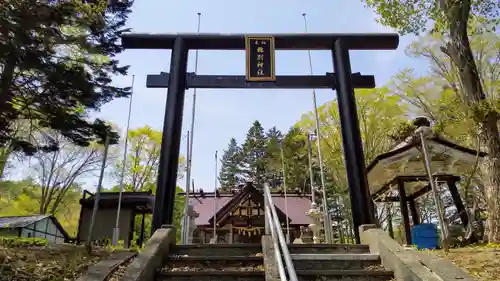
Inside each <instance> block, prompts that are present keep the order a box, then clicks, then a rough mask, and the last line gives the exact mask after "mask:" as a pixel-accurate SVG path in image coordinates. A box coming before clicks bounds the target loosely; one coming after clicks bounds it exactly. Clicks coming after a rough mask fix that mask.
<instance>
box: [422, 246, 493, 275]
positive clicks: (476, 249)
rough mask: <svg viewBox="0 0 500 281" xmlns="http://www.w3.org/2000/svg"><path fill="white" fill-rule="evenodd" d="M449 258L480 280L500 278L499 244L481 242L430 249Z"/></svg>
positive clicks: (440, 255)
mask: <svg viewBox="0 0 500 281" xmlns="http://www.w3.org/2000/svg"><path fill="white" fill-rule="evenodd" d="M430 252H431V253H433V254H436V255H438V256H439V257H442V258H446V259H448V260H451V261H452V262H453V263H454V264H455V265H457V266H459V267H461V268H463V269H464V270H465V271H467V272H468V273H469V274H470V275H472V276H474V277H475V278H476V279H478V280H480V281H493V280H500V244H482V245H474V246H469V247H463V248H456V249H450V252H449V253H445V252H444V251H443V250H435V251H430Z"/></svg>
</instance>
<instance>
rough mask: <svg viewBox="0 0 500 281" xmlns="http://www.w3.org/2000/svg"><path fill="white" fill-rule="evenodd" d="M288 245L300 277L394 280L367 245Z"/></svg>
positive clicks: (307, 279)
mask: <svg viewBox="0 0 500 281" xmlns="http://www.w3.org/2000/svg"><path fill="white" fill-rule="evenodd" d="M289 249H290V254H291V256H292V260H293V262H294V266H295V270H296V272H297V277H298V279H299V281H320V280H321V281H334V280H335V281H336V280H342V281H388V280H393V276H394V275H393V273H392V272H391V271H387V270H386V269H385V268H384V267H382V265H381V264H380V257H379V256H378V255H375V254H371V253H370V250H369V248H368V246H367V245H353V244H331V245H327V244H291V245H289Z"/></svg>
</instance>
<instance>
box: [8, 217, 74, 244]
mask: <svg viewBox="0 0 500 281" xmlns="http://www.w3.org/2000/svg"><path fill="white" fill-rule="evenodd" d="M46 218H48V219H50V220H51V221H52V222H53V223H54V224H55V225H56V227H57V228H58V229H59V231H60V232H61V233H62V234H63V236H64V238H69V235H68V233H67V232H66V230H64V228H63V227H62V225H61V224H60V223H59V221H58V220H57V218H56V217H55V216H53V215H33V216H11V217H0V228H3V229H6V228H10V229H16V228H23V227H26V226H29V225H31V224H34V223H36V222H39V221H41V220H43V219H46Z"/></svg>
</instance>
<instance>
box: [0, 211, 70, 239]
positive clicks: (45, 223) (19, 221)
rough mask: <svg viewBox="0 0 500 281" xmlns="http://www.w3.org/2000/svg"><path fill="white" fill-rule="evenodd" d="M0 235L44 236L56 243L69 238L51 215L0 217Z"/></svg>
mask: <svg viewBox="0 0 500 281" xmlns="http://www.w3.org/2000/svg"><path fill="white" fill-rule="evenodd" d="M0 236H17V237H35V238H45V239H47V240H48V241H49V243H56V244H60V243H64V242H65V241H67V240H68V239H69V236H68V233H67V232H66V231H65V230H64V228H63V227H62V226H61V224H60V223H59V221H58V220H57V219H56V217H54V216H53V215H34V216H15V217H0Z"/></svg>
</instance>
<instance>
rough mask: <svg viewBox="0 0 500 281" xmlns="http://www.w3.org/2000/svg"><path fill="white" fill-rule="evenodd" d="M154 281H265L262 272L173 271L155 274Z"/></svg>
mask: <svg viewBox="0 0 500 281" xmlns="http://www.w3.org/2000/svg"><path fill="white" fill-rule="evenodd" d="M156 280H157V281H163V280H169V281H170V280H172V281H174V280H175V281H265V280H266V277H265V274H264V271H236V270H233V271H229V270H228V271H174V272H162V271H160V272H157V273H156Z"/></svg>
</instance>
